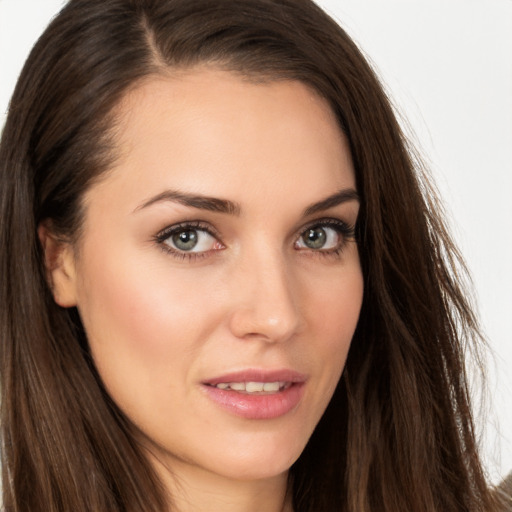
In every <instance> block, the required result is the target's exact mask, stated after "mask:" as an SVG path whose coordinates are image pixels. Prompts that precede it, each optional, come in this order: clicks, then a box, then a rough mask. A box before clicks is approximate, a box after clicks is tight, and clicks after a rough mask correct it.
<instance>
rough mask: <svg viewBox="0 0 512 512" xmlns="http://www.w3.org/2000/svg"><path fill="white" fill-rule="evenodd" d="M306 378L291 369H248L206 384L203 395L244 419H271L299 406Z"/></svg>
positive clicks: (203, 385) (203, 383) (203, 386)
mask: <svg viewBox="0 0 512 512" xmlns="http://www.w3.org/2000/svg"><path fill="white" fill-rule="evenodd" d="M306 381H307V377H306V376H305V375H304V374H301V373H298V372H295V371H291V370H278V371H264V370H248V371H242V372H235V373H230V374H227V375H223V376H220V377H217V378H214V379H211V380H208V381H205V382H202V388H203V390H204V391H205V392H206V395H207V396H208V398H209V399H210V400H212V401H213V402H214V403H215V404H216V405H218V406H220V408H221V409H223V410H224V411H227V412H229V413H231V414H234V415H236V416H239V417H242V418H246V419H258V420H261V419H274V418H278V417H281V416H284V415H286V414H288V413H290V412H291V411H293V410H294V409H296V408H297V406H298V405H299V404H300V402H301V400H302V396H303V394H304V387H305V384H306Z"/></svg>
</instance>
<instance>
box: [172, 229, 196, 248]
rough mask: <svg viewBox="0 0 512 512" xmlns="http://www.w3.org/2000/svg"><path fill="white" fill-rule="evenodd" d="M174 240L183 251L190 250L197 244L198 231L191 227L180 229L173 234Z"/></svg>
mask: <svg viewBox="0 0 512 512" xmlns="http://www.w3.org/2000/svg"><path fill="white" fill-rule="evenodd" d="M172 241H173V243H174V245H175V246H176V247H177V248H178V249H180V250H181V251H190V250H191V249H193V248H194V247H195V246H196V245H197V242H198V236H197V231H194V230H191V229H188V230H186V231H179V232H178V233H175V234H174V235H173V236H172Z"/></svg>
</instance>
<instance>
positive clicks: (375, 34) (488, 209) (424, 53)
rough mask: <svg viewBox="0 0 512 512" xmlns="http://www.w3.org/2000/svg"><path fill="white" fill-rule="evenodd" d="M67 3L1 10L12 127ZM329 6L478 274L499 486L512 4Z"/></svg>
mask: <svg viewBox="0 0 512 512" xmlns="http://www.w3.org/2000/svg"><path fill="white" fill-rule="evenodd" d="M191 1H193V0H191ZM240 1H243V0H240ZM63 3H64V2H63V1H62V0H0V126H1V125H3V122H4V119H5V112H6V110H7V105H8V101H9V97H10V95H11V93H12V89H13V88H14V85H15V81H16V78H17V75H18V73H19V71H20V69H21V66H22V64H23V61H24V60H25V58H26V55H27V54H28V52H29V50H30V48H31V46H32V45H33V43H34V42H35V40H36V38H37V37H38V36H39V34H40V33H41V32H42V31H43V29H44V27H45V26H46V24H47V23H48V21H49V19H50V18H51V17H52V16H53V15H54V14H55V13H56V12H57V11H58V9H59V8H60V7H61V6H62V4H63ZM319 3H320V5H321V6H323V7H324V8H326V9H327V10H328V11H329V12H330V13H331V14H332V15H333V16H334V17H335V18H336V19H337V20H338V21H339V22H340V24H341V25H342V26H343V27H344V28H345V29H346V30H347V31H348V32H349V34H351V35H352V36H353V37H354V38H355V40H356V41H357V42H358V44H359V45H360V46H361V47H362V48H363V49H364V51H365V53H366V54H367V55H369V56H370V57H371V60H372V62H373V63H374V65H375V67H376V69H377V70H378V72H379V75H380V76H381V78H382V79H383V81H384V82H385V83H386V86H387V89H388V90H389V91H390V92H391V95H392V98H393V100H394V103H395V104H396V105H397V107H398V108H399V110H400V111H401V112H403V113H404V114H405V117H406V118H407V119H408V124H409V128H407V130H408V133H409V134H410V136H411V137H412V139H413V141H414V142H415V144H416V145H417V146H419V149H420V150H421V151H422V154H423V155H424V156H425V158H426V160H427V162H428V163H429V165H430V167H431V169H432V172H433V173H434V175H435V178H436V181H437V184H438V186H439V188H440V190H441V195H442V197H443V199H444V201H445V204H446V206H447V209H448V212H449V214H450V222H451V225H452V229H453V232H454V235H455V238H456V240H457V241H458V243H459V245H460V246H461V248H462V252H463V254H464V256H465V258H466V260H467V262H468V265H469V267H470V269H471V272H472V274H473V278H474V283H475V288H476V295H477V301H478V304H479V307H480V313H481V319H482V323H483V326H484V329H485V332H486V333H487V336H488V339H489V343H490V345H491V347H492V350H493V355H492V356H491V357H490V360H489V390H490V402H491V404H490V407H491V410H490V412H488V413H487V414H486V415H485V418H484V421H483V422H482V423H485V431H486V436H485V438H484V440H483V447H484V451H483V453H484V455H485V458H486V463H487V467H488V469H489V474H490V477H491V479H492V480H493V481H494V482H497V481H498V480H499V479H500V475H504V474H506V473H508V472H509V471H511V470H512V398H511V396H512V371H511V368H512V335H511V334H510V329H509V325H510V318H511V316H512V270H511V266H512V0H386V1H382V0H321V1H319Z"/></svg>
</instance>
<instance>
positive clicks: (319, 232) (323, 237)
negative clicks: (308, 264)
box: [302, 227, 327, 249]
mask: <svg viewBox="0 0 512 512" xmlns="http://www.w3.org/2000/svg"><path fill="white" fill-rule="evenodd" d="M302 239H303V240H304V244H305V245H306V247H309V248H310V249H321V248H322V247H323V246H324V245H325V242H326V241H327V234H326V232H325V229H323V228H320V227H316V228H311V229H308V230H307V231H306V232H305V233H304V235H302Z"/></svg>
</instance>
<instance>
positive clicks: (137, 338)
mask: <svg viewBox="0 0 512 512" xmlns="http://www.w3.org/2000/svg"><path fill="white" fill-rule="evenodd" d="M143 263H144V262H143V261H137V258H131V259H130V258H128V257H125V258H124V259H123V258H120V259H112V260H108V259H106V258H90V259H89V260H88V268H87V269H84V272H83V275H85V276H87V281H86V282H83V283H82V285H81V293H80V298H79V310H80V314H81V317H82V321H83V324H84V328H85V330H86V333H87V337H88V341H89V346H90V349H91V353H92V356H93V359H94V361H95V365H96V367H97V369H98V372H99V374H100V375H101V377H102V380H103V382H104V384H105V386H106V388H107V389H108V390H109V392H110V394H111V395H112V396H113V397H114V399H115V400H116V401H117V402H118V405H119V406H121V407H122V408H124V406H125V405H126V403H127V402H128V401H129V396H130V394H131V393H133V394H134V395H133V396H134V397H135V396H138V397H139V399H140V400H141V401H148V402H151V401H152V397H155V398H156V397H157V395H158V393H159V390H160V389H162V390H165V389H167V390H168V389H169V387H171V386H173V385H174V384H173V383H174V382H177V381H179V380H181V381H185V380H186V379H187V372H188V369H189V368H190V366H191V364H192V362H193V360H194V357H195V354H196V353H197V351H198V349H199V348H200V340H201V339H204V338H205V336H207V333H208V330H209V329H210V326H211V325H212V323H213V322H211V321H210V319H211V318H212V317H213V316H215V303H214V302H205V301H204V297H205V295H207V294H206V291H205V290H198V289H197V284H198V283H195V284H196V286H195V287H194V286H191V284H190V283H188V282H187V281H186V279H185V278H184V277H183V276H180V274H179V273H172V272H169V270H168V269H165V268H161V267H157V266H155V265H148V264H147V261H146V262H145V263H146V264H143ZM199 311H200V312H201V322H197V321H196V320H197V312H199ZM177 362H178V363H177ZM171 376H174V380H171ZM125 398H126V400H125ZM125 402H126V403H125Z"/></svg>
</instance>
